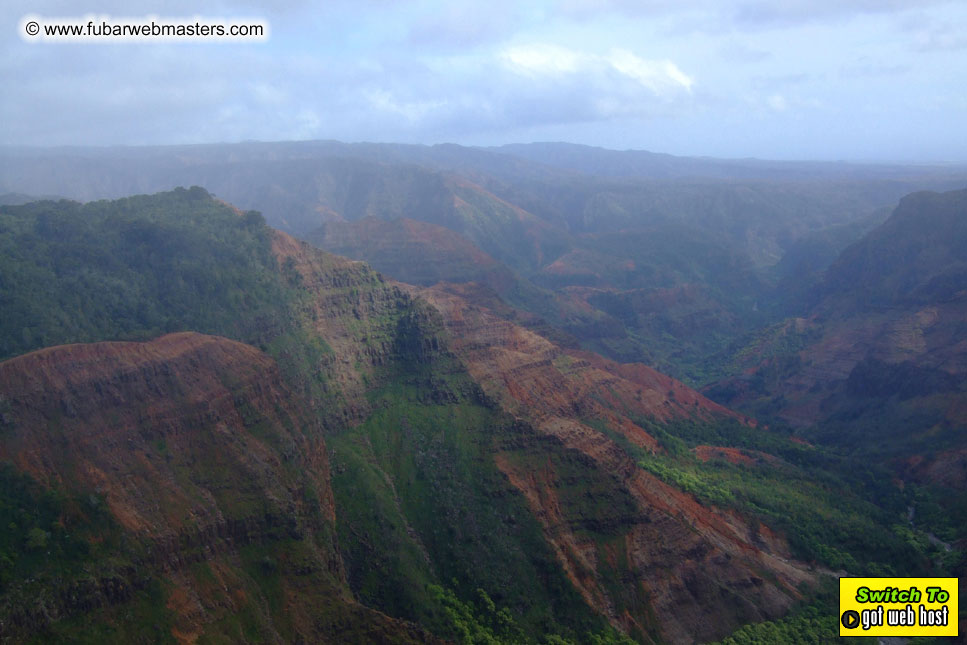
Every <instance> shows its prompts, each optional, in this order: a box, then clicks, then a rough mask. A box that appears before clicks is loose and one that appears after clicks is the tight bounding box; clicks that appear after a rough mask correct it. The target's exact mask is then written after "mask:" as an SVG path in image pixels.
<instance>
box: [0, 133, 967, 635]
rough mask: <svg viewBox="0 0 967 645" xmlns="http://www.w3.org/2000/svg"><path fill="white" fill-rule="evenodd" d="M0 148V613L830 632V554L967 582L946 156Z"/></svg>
mask: <svg viewBox="0 0 967 645" xmlns="http://www.w3.org/2000/svg"><path fill="white" fill-rule="evenodd" d="M0 177H2V184H0V193H2V192H5V193H8V194H9V195H8V198H4V199H3V200H2V202H0V203H4V204H6V205H3V206H0V310H2V312H3V315H2V317H0V462H2V468H3V486H4V495H3V497H2V500H0V502H2V505H0V515H2V516H0V521H2V522H3V523H4V524H5V525H7V526H8V527H10V530H9V531H8V533H7V535H6V536H5V537H4V539H3V543H2V545H0V546H2V549H3V552H2V553H0V638H2V639H4V640H10V641H11V642H42V641H45V640H50V639H56V640H63V641H68V642H98V641H104V640H108V641H115V642H121V641H131V640H140V641H146V642H183V643H187V642H226V641H230V642H266V641H272V642H355V643H369V642H401V643H404V642H461V643H471V642H507V643H511V642H513V643H561V642H570V643H628V642H639V643H666V642H668V643H699V642H701V643H705V642H717V641H723V639H731V640H727V641H723V642H729V643H751V642H756V641H755V639H757V638H760V637H764V636H763V635H765V634H772V635H773V638H775V635H776V634H780V633H784V632H783V630H787V631H798V632H799V633H805V634H832V633H833V631H832V630H834V628H835V625H836V620H837V619H836V616H835V609H830V607H833V604H832V603H833V602H834V601H833V596H834V594H833V592H832V591H831V587H830V585H831V584H834V583H835V576H837V575H844V572H845V573H846V574H849V575H873V576H888V575H896V576H904V575H910V576H926V575H952V576H959V577H961V578H962V579H967V572H965V570H964V569H965V566H967V560H965V552H967V533H965V527H967V489H965V482H967V474H965V473H967V470H965V468H967V458H965V455H967V359H965V356H967V354H965V349H967V344H965V343H967V340H965V339H967V327H965V322H964V321H965V320H967V311H965V309H964V306H965V302H967V301H965V297H967V296H965V294H967V281H965V277H967V272H965V268H964V267H965V266H967V264H965V263H967V256H964V249H967V239H965V231H967V228H965V227H967V197H965V195H967V193H965V191H964V190H963V187H964V186H965V185H967V169H963V168H958V167H954V166H949V167H948V166H936V167H929V166H916V167H915V166H911V167H903V166H885V165H884V166H875V165H869V166H864V165H855V164H853V165H851V164H817V163H795V162H783V163H778V162H774V163H773V162H754V161H745V160H710V159H698V158H683V157H671V156H669V155H655V154H652V153H644V152H641V153H637V152H632V151H626V152H617V151H608V150H603V149H596V148H586V147H581V146H568V145H564V144H531V145H528V146H504V147H502V148H463V147H460V146H451V145H442V146H429V147H428V146H405V145H395V144H342V143H338V142H326V141H323V142H300V143H264V144H263V143H248V144H231V145H228V144H226V145H221V144H220V145H205V146H171V147H145V148H137V147H134V148H121V149H112V148H99V149H95V148H91V149H65V150H57V149H3V150H2V151H0ZM178 186H192V187H191V188H183V187H178ZM201 186H203V187H201ZM209 191H211V192H209ZM140 193H154V194H147V195H146V194H140ZM30 195H37V196H49V195H57V196H58V199H56V200H51V199H46V200H42V201H35V200H34V199H32V198H31V197H29V196H30ZM131 195H135V196H131ZM61 197H63V198H66V199H59V198H61ZM71 200H79V201H71ZM82 202H83V203H82ZM910 509H914V512H913V513H912V514H911V512H910ZM948 547H949V548H948ZM831 581H832V582H831ZM830 638H832V637H831V636H830ZM488 639H489V640H488ZM806 642H808V641H806ZM830 642H832V641H830Z"/></svg>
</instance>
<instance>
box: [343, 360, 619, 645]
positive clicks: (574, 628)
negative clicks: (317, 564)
mask: <svg viewBox="0 0 967 645" xmlns="http://www.w3.org/2000/svg"><path fill="white" fill-rule="evenodd" d="M455 368H456V363H455V361H453V359H452V358H449V357H447V356H446V355H445V354H438V355H434V356H430V357H424V360H423V361H422V362H421V361H416V360H410V361H407V362H404V363H401V364H399V365H397V366H394V367H393V368H392V369H393V370H399V373H398V374H397V375H396V376H391V375H389V374H384V375H383V376H384V378H383V382H384V383H386V385H384V386H383V387H381V388H378V389H376V390H375V391H373V392H372V394H371V397H372V405H373V407H374V409H376V410H377V411H376V412H375V413H374V414H373V415H372V416H371V417H369V418H368V419H367V420H366V421H365V422H364V423H362V424H361V425H359V426H357V427H354V428H352V429H350V430H346V431H343V432H341V433H339V434H337V435H335V436H332V437H330V438H329V439H327V442H328V444H329V446H330V450H331V455H332V456H331V460H332V464H333V489H334V492H335V495H336V504H337V508H338V509H339V512H340V513H341V521H340V525H339V530H340V535H339V543H340V545H341V548H342V550H343V559H344V561H345V562H346V566H347V571H348V576H349V581H350V585H351V586H352V588H353V590H354V592H355V593H356V594H357V595H358V597H359V598H360V599H361V600H362V601H363V602H365V603H367V604H370V605H371V606H374V607H378V608H380V609H382V610H383V611H386V612H388V613H390V614H392V615H396V616H401V617H404V618H409V619H412V620H417V621H419V622H421V623H422V624H425V625H427V626H429V627H430V628H431V629H433V631H435V632H437V633H441V634H450V633H453V632H452V630H453V629H455V628H453V627H452V626H451V625H450V623H449V622H448V621H447V620H446V616H447V615H448V614H447V612H446V611H445V603H444V602H443V598H444V596H441V595H440V594H438V593H435V592H433V587H434V585H435V586H437V587H440V586H446V587H447V588H448V589H449V590H450V591H449V592H448V593H450V594H451V595H453V597H454V598H458V599H460V600H461V601H462V602H468V601H469V600H470V599H473V598H477V597H478V596H479V592H478V590H483V592H484V593H485V594H487V596H488V597H490V598H493V600H494V602H496V603H497V604H499V605H501V606H502V607H504V608H505V613H506V615H508V616H509V617H511V618H512V620H513V622H514V624H515V625H517V628H516V629H518V630H519V631H520V632H521V633H523V634H525V635H526V636H527V638H528V639H529V640H527V641H525V642H534V640H533V639H535V638H536V637H537V636H538V635H540V634H545V633H559V634H563V635H571V636H573V635H575V634H582V633H584V632H586V631H592V632H598V631H600V630H601V629H602V620H601V619H600V617H598V616H596V615H594V614H593V613H592V612H591V611H590V609H589V608H588V607H587V606H586V605H585V604H584V602H583V601H582V599H581V598H580V596H578V594H577V592H576V591H575V590H574V589H573V587H572V586H571V584H570V583H569V582H568V581H567V579H566V578H565V577H564V574H563V572H562V570H561V569H560V566H559V564H558V563H557V560H556V558H555V556H554V554H553V553H552V552H551V550H550V547H549V545H548V544H547V542H546V541H545V540H544V537H543V535H542V532H541V528H540V526H539V525H538V523H537V521H536V519H535V518H534V516H533V515H532V514H531V513H530V512H529V510H528V509H527V506H526V504H525V502H524V499H523V496H522V495H521V494H520V493H519V492H518V491H517V490H516V489H514V488H513V487H512V486H511V485H510V484H509V483H508V482H507V480H506V478H505V477H504V476H503V475H502V474H501V473H500V471H498V469H497V467H496V465H495V464H494V460H493V453H494V451H495V450H496V449H498V447H499V446H500V445H501V444H502V443H504V442H506V443H508V444H510V445H513V442H515V441H520V440H521V439H522V438H523V437H522V433H524V436H526V434H527V433H528V432H532V431H530V430H529V429H527V428H522V427H520V426H517V425H515V424H514V423H513V422H512V421H511V420H509V419H507V418H504V417H503V416H502V415H501V414H499V413H496V412H494V411H493V410H491V409H490V408H488V407H486V406H485V405H482V404H481V403H480V402H479V397H480V395H479V392H477V390H476V386H475V385H474V384H473V383H472V382H471V381H470V380H469V378H468V377H467V376H466V375H464V374H462V373H461V372H458V371H456V369H455ZM428 385H429V387H427V386H428ZM428 398H429V399H430V400H427V399H428ZM545 447H546V446H542V449H544V448H545ZM556 450H557V451H558V452H561V451H562V449H561V448H560V447H557V448H556ZM550 452H551V454H550V455H545V457H546V458H550V459H564V460H566V459H567V457H566V456H565V455H556V454H554V448H551V449H550ZM451 609H452V607H451ZM473 642H476V641H473Z"/></svg>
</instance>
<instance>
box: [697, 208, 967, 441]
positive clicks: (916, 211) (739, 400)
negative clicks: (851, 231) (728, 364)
mask: <svg viewBox="0 0 967 645" xmlns="http://www.w3.org/2000/svg"><path fill="white" fill-rule="evenodd" d="M964 248H967V191H953V192H948V193H917V194H914V195H910V196H908V197H906V198H904V199H903V200H901V202H900V204H899V206H898V207H897V208H896V210H895V211H894V213H893V214H892V216H891V217H890V218H889V219H888V220H887V221H886V222H885V223H884V224H883V225H881V226H880V227H878V228H877V229H875V230H874V231H872V232H871V233H870V234H868V235H867V236H866V237H864V238H863V239H862V240H860V241H859V242H857V243H856V244H854V245H852V246H850V247H849V248H847V249H846V250H845V251H843V253H842V254H841V255H840V257H839V258H838V259H837V260H836V261H835V262H834V263H833V264H832V266H831V267H830V268H829V270H828V271H827V272H826V274H825V278H824V281H823V282H822V284H821V285H820V286H819V288H818V292H817V296H816V303H815V304H814V305H813V306H812V308H811V309H810V311H809V312H808V314H807V315H806V316H804V317H801V318H797V319H791V320H788V321H786V322H784V323H782V324H781V325H778V326H776V327H774V328H772V329H771V330H768V331H767V332H764V333H762V334H761V335H760V338H759V339H757V341H756V342H754V343H753V344H751V345H749V346H748V347H747V348H746V349H745V350H743V352H742V353H741V354H740V359H739V366H741V367H744V368H745V374H743V375H740V376H737V377H734V378H732V379H731V380H729V381H728V382H726V383H722V384H719V385H718V386H715V387H713V388H710V389H709V390H708V391H709V393H710V394H712V395H713V396H715V397H716V398H718V399H719V400H721V401H723V402H726V403H728V404H730V405H733V406H746V409H750V410H768V411H769V414H771V415H772V416H774V417H776V418H778V419H781V420H782V421H785V422H787V423H789V424H792V425H794V426H797V427H801V428H810V427H814V426H817V424H822V426H823V427H824V428H825V430H817V431H818V432H820V433H821V434H822V436H821V437H819V435H816V436H817V437H819V438H821V439H822V440H824V441H827V440H828V441H832V442H834V443H838V444H840V445H845V446H848V447H850V448H851V449H858V450H861V451H864V452H867V453H869V452H872V453H874V454H877V455H879V456H880V457H885V458H890V457H897V456H903V455H909V454H911V453H917V452H927V451H929V452H933V451H937V450H958V449H961V448H962V447H963V436H964V435H963V428H964V427H967V407H965V404H964V401H965V388H967V341H965V340H964V333H963V332H964V323H963V321H964V320H965V319H967V273H965V271H967V269H965V267H967V256H965V252H964ZM864 443H866V444H869V445H867V446H863V444H864Z"/></svg>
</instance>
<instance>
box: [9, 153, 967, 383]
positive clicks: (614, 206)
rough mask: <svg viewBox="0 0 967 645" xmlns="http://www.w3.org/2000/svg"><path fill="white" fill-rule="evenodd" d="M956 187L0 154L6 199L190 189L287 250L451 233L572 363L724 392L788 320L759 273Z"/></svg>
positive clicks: (523, 158)
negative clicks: (734, 370)
mask: <svg viewBox="0 0 967 645" xmlns="http://www.w3.org/2000/svg"><path fill="white" fill-rule="evenodd" d="M964 177H965V174H964V170H963V169H962V168H956V167H953V168H951V167H937V168H928V167H879V166H851V165H846V164H817V163H770V162H757V161H749V160H725V161H723V160H709V159H687V158H675V157H671V156H668V155H656V154H653V153H648V152H643V151H624V152H619V151H610V150H601V149H594V148H588V147H582V146H568V145H563V144H550V145H547V144H540V145H530V146H512V147H507V148H504V149H500V150H494V149H481V148H464V147H461V146H455V145H439V146H407V145H395V144H344V143H340V142H335V141H310V142H277V143H251V142H250V143H242V144H232V145H205V146H170V147H144V148H124V149H110V148H100V149H84V148H76V149H60V150H34V149H3V150H0V180H2V183H3V185H2V186H0V190H4V191H11V192H20V193H28V194H64V195H67V196H70V197H74V198H81V199H97V198H105V197H112V198H113V197H118V196H121V195H127V194H130V193H133V192H140V191H155V190H167V189H169V188H170V187H171V186H176V185H192V184H195V185H204V186H207V187H208V188H209V189H210V190H213V191H214V192H215V193H217V194H218V195H219V196H221V197H223V198H225V199H228V200H229V201H231V202H232V203H234V204H238V205H240V206H241V207H243V208H251V209H258V210H259V211H261V212H262V213H264V214H265V217H266V218H267V220H268V221H269V223H270V224H272V225H273V226H276V227H279V228H281V229H283V230H286V231H288V232H289V233H293V234H297V235H305V234H308V233H309V232H311V231H313V230H315V229H317V228H318V227H319V226H320V225H323V224H326V223H332V222H342V223H346V222H349V223H352V222H357V221H360V220H363V219H366V218H378V219H383V220H386V221H393V220H397V219H409V220H417V221H421V222H424V223H427V224H432V225H435V226H439V227H443V228H447V229H449V230H450V231H451V232H454V233H457V234H459V235H461V236H463V237H464V238H465V239H466V240H469V241H470V242H471V243H472V244H473V245H474V246H475V247H477V249H479V251H482V252H483V253H485V254H487V255H489V256H490V257H492V258H494V259H495V260H497V261H499V262H502V263H504V264H505V265H506V266H507V267H509V268H511V269H512V270H513V271H514V272H516V273H517V274H518V276H519V277H520V278H521V279H523V280H525V281H531V282H533V283H536V284H538V285H540V286H542V287H547V288H549V289H554V290H557V293H556V294H554V295H555V296H556V298H555V299H554V301H553V302H552V301H549V300H548V297H547V296H548V294H547V292H546V291H545V290H534V289H522V290H520V293H518V294H517V298H516V299H515V300H514V301H513V302H512V304H513V305H514V306H517V307H521V308H523V309H525V310H526V311H529V312H531V313H535V314H537V315H539V316H541V317H542V318H544V319H545V320H546V321H547V322H549V323H550V324H552V325H554V326H556V327H558V328H560V329H562V330H564V331H565V332H566V333H568V334H570V335H571V336H573V337H574V338H575V339H576V340H577V342H579V343H581V344H582V346H584V347H585V348H586V349H590V350H592V351H596V352H601V353H605V354H606V355H608V356H609V357H610V358H612V359H615V360H621V361H638V362H646V363H648V364H650V365H652V366H654V367H657V368H658V369H660V370H662V371H665V372H670V373H672V374H673V375H675V376H676V377H678V378H681V379H683V380H685V381H686V382H688V383H690V384H692V385H705V384H707V383H708V382H710V381H712V380H714V379H716V378H719V377H720V376H721V373H722V372H723V370H724V369H725V368H724V366H723V365H722V361H721V360H719V358H720V357H721V356H722V355H723V353H724V352H725V351H726V350H727V348H728V346H729V344H730V343H734V342H736V341H738V340H739V339H741V338H742V336H743V335H744V334H747V333H749V332H751V331H752V330H754V329H756V328H758V327H760V326H762V325H765V324H768V323H772V322H776V317H777V316H780V317H781V316H786V315H789V314H790V310H788V309H786V308H784V307H783V306H776V305H775V304H774V303H775V302H776V301H783V299H784V295H783V294H787V293H788V291H789V288H788V287H789V284H790V281H789V280H787V281H786V282H785V283H783V284H781V285H780V287H781V291H779V292H778V293H777V292H776V291H775V290H774V289H773V287H774V284H773V282H774V280H778V279H781V277H782V276H781V275H780V276H778V277H777V278H775V279H770V276H769V275H765V274H768V273H771V271H769V270H768V269H769V267H771V266H772V265H774V264H775V263H777V262H779V261H781V259H782V258H784V257H785V256H786V254H787V253H789V252H790V251H791V252H793V253H794V254H800V255H802V254H803V253H805V254H806V255H807V257H806V258H805V259H806V260H807V262H808V263H809V264H810V265H819V266H818V267H817V268H818V269H822V268H824V266H825V262H826V261H828V259H829V252H830V249H831V248H835V250H837V251H838V250H839V247H837V246H836V245H833V246H830V245H828V244H824V245H820V246H819V247H817V246H815V245H809V244H805V245H804V244H802V243H801V242H802V241H803V240H807V241H808V240H815V239H817V236H819V237H822V236H824V235H826V234H833V232H835V235H836V236H838V237H840V238H841V237H843V236H844V235H848V236H850V237H849V238H848V240H847V241H848V242H850V241H853V240H855V239H856V238H857V237H858V236H859V235H861V234H862V233H863V232H865V231H866V230H868V229H867V226H866V223H867V221H868V220H869V219H870V218H871V217H873V218H875V217H876V216H877V213H878V212H879V209H882V208H883V207H885V206H887V205H892V203H893V202H895V200H896V199H898V198H899V197H900V196H902V195H903V194H905V193H907V192H910V191H912V190H921V189H925V188H929V189H948V188H950V187H953V186H957V185H963V181H964ZM876 221H877V222H878V221H880V220H876ZM858 222H862V223H863V225H862V226H857V223H858ZM370 250H371V251H372V252H371V253H370V254H368V255H367V256H362V255H359V256H357V257H365V259H367V260H368V261H373V262H376V263H377V264H379V263H380V261H381V259H382V257H381V256H382V255H383V254H384V253H389V254H394V253H397V252H398V251H399V249H392V250H391V249H389V248H388V247H384V248H380V249H370ZM428 257H433V256H432V255H430V256H428ZM701 260H704V262H703V261H701ZM395 263H396V264H399V262H395ZM410 264H411V266H413V265H417V264H418V262H411V263H410ZM451 266H454V268H456V266H455V265H451ZM387 274H388V275H394V273H393V272H392V271H389V272H387ZM464 275H466V274H465V273H463V272H462V271H460V270H458V271H457V272H456V273H455V274H454V275H450V276H446V278H447V279H449V280H451V281H455V280H457V279H462V278H463V277H464ZM400 277H401V279H402V276H400ZM418 277H419V278H421V279H428V275H426V274H424V275H420V276H418ZM793 284H794V285H795V282H793ZM491 286H493V285H491ZM588 289H594V290H595V291H594V292H589V291H588ZM665 290H672V292H673V293H672V295H673V297H672V298H668V297H667V296H668V293H667V292H666V291H665ZM500 291H501V290H500V289H498V292H500ZM502 295H503V293H502ZM592 296H599V297H595V298H593V299H592ZM657 300H665V301H669V300H670V301H671V302H672V304H673V306H672V307H671V308H662V307H659V306H656V301H657ZM24 328H26V329H27V330H28V333H29V328H30V325H26V324H23V325H20V328H19V329H18V330H17V333H20V332H21V331H22V330H23V329H24ZM162 331H163V330H162ZM709 356H713V357H714V359H712V360H710V359H709Z"/></svg>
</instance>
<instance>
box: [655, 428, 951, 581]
mask: <svg viewBox="0 0 967 645" xmlns="http://www.w3.org/2000/svg"><path fill="white" fill-rule="evenodd" d="M639 423H643V424H645V425H644V427H646V428H647V429H648V430H649V432H651V433H652V434H653V435H654V436H656V438H658V439H659V441H660V442H661V444H662V447H663V448H664V451H663V452H662V453H659V454H655V455H651V454H649V453H644V452H642V451H639V452H638V458H639V465H640V466H641V467H642V468H644V469H646V470H648V471H649V472H651V473H653V474H654V475H656V476H657V477H659V478H661V479H662V480H664V481H666V482H668V483H670V484H672V485H674V486H676V487H678V488H680V489H682V490H685V491H686V492H688V493H691V494H692V495H694V496H695V497H697V498H698V499H700V500H702V501H703V502H705V503H707V504H710V505H716V506H720V507H724V508H733V509H735V510H737V511H739V512H741V513H743V514H745V515H748V516H750V517H752V518H755V519H757V520H759V521H762V522H764V523H765V524H766V525H768V526H770V527H773V528H775V529H778V530H780V531H781V532H782V533H783V534H784V535H785V536H786V537H787V538H788V540H789V543H790V546H791V547H792V549H793V552H794V555H795V556H796V557H797V558H799V559H802V560H805V561H807V562H816V563H818V564H822V565H824V566H827V567H830V568H832V569H834V570H846V571H848V572H849V573H850V574H852V575H873V576H888V575H914V574H916V575H925V574H924V572H926V571H934V570H935V569H934V566H935V565H934V564H931V562H935V561H936V559H937V556H938V555H939V553H938V549H937V547H935V546H933V545H931V544H930V543H929V541H928V540H927V539H926V536H925V535H924V534H922V533H920V532H919V531H916V530H913V529H910V528H909V527H907V526H906V522H905V517H906V512H907V510H906V509H907V499H906V497H905V496H904V493H903V492H901V491H900V490H899V489H898V488H896V487H895V486H894V485H893V484H892V482H891V479H890V477H889V474H888V473H887V472H886V471H885V469H883V468H882V467H879V466H875V465H869V466H867V467H865V468H863V469H858V468H856V467H855V464H854V463H853V462H852V461H851V460H847V459H845V458H842V457H837V456H836V455H835V454H834V453H832V452H829V451H827V450H824V449H822V448H817V447H814V446H808V445H804V444H802V443H798V442H794V441H792V440H791V439H790V436H789V435H786V434H783V433H780V432H778V431H771V432H769V431H762V430H758V429H754V428H748V427H746V426H743V425H741V424H739V423H737V422H734V421H726V422H719V423H699V422H694V421H680V422H673V423H671V424H669V425H667V426H666V427H664V428H662V427H660V426H657V425H655V424H654V423H649V422H648V421H647V420H640V421H639ZM697 446H713V447H714V446H726V447H729V448H730V453H729V454H732V455H734V457H732V460H734V461H738V462H739V463H732V462H731V461H730V459H728V458H726V457H723V456H718V457H716V456H713V457H712V458H711V459H709V460H708V461H703V460H702V459H699V458H698V457H697V456H696V453H695V448H696V447H697ZM713 455H714V452H713ZM944 569H945V567H943V568H942V569H937V570H936V571H938V572H941V571H942V570H944Z"/></svg>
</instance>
